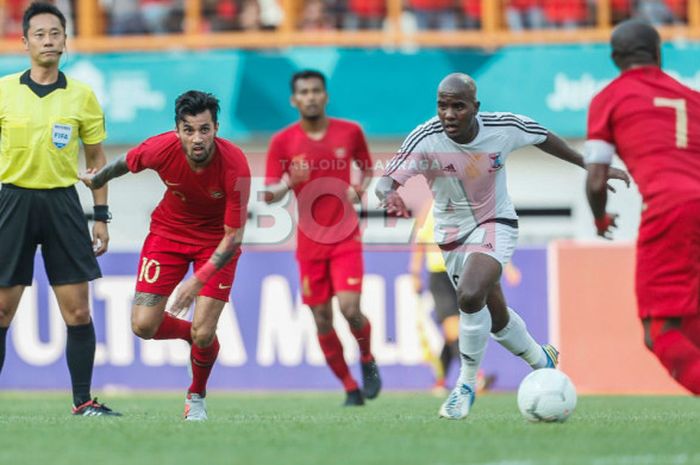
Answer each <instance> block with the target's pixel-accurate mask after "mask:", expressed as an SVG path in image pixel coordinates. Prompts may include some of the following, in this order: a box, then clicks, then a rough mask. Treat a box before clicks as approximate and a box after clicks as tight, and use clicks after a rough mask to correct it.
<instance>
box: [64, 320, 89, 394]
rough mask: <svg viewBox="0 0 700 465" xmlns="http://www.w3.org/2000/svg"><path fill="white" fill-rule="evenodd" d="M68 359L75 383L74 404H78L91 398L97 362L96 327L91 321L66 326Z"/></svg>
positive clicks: (72, 379) (73, 382)
mask: <svg viewBox="0 0 700 465" xmlns="http://www.w3.org/2000/svg"><path fill="white" fill-rule="evenodd" d="M66 328H67V329H68V341H67V343H66V360H67V361H68V371H70V379H71V383H72V384H73V405H75V406H78V405H81V404H84V403H85V402H87V401H88V400H90V384H91V381H92V367H93V365H94V364H95V327H94V326H93V325H92V320H90V323H88V324H85V325H78V326H66Z"/></svg>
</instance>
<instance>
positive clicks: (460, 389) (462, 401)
mask: <svg viewBox="0 0 700 465" xmlns="http://www.w3.org/2000/svg"><path fill="white" fill-rule="evenodd" d="M475 398H476V394H475V393H474V390H473V389H472V388H471V387H470V386H469V385H468V384H466V383H460V384H458V385H457V386H455V388H454V389H453V390H452V392H451V393H450V395H449V396H447V399H445V402H443V403H442V406H441V407H440V412H439V415H440V416H441V417H442V418H447V419H448V420H461V419H462V418H466V417H467V415H469V409H470V408H471V406H472V404H473V403H474V399H475Z"/></svg>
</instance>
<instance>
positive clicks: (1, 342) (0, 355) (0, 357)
mask: <svg viewBox="0 0 700 465" xmlns="http://www.w3.org/2000/svg"><path fill="white" fill-rule="evenodd" d="M7 329H8V328H0V373H2V365H3V364H4V363H5V339H7Z"/></svg>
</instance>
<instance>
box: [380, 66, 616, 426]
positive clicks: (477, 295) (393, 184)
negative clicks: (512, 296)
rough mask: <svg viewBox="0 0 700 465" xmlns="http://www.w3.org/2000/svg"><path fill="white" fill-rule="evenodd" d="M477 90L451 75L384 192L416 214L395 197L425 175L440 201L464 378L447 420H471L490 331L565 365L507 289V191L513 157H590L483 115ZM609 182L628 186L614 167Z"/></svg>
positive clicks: (517, 349)
mask: <svg viewBox="0 0 700 465" xmlns="http://www.w3.org/2000/svg"><path fill="white" fill-rule="evenodd" d="M479 106H480V103H479V101H478V100H477V99H476V84H475V83H474V80H473V79H472V78H470V77H469V76H467V75H466V74H450V75H448V76H447V77H446V78H445V79H443V80H442V82H441V83H440V85H439V87H438V99H437V107H438V108H437V109H438V115H437V117H436V118H433V119H431V120H429V121H428V122H426V123H425V124H423V125H421V126H419V127H418V128H416V129H415V130H414V131H413V132H412V133H411V134H410V135H409V136H408V137H407V138H406V140H405V141H404V143H403V145H402V146H401V149H400V150H399V151H398V153H397V154H396V156H395V157H394V158H393V159H392V161H391V162H390V163H389V165H387V168H386V172H385V174H384V176H383V177H382V178H381V179H380V181H379V183H378V184H377V189H376V193H377V196H378V197H379V198H380V199H381V200H382V203H383V205H384V206H385V207H386V209H387V211H388V213H390V214H395V215H397V216H408V211H407V209H406V206H405V204H404V202H403V200H402V199H401V197H400V195H399V194H398V192H397V191H396V190H397V189H398V187H399V186H400V185H403V184H404V183H405V182H406V181H407V180H408V179H409V178H411V177H413V176H416V175H419V174H420V175H423V176H424V177H425V178H426V180H427V181H428V184H429V185H430V188H431V191H432V192H433V196H434V198H435V207H434V210H433V212H434V216H435V240H436V242H437V243H438V245H439V246H440V248H441V249H442V251H443V255H444V257H445V265H446V266H447V270H448V273H450V275H451V277H452V279H453V283H454V285H455V287H456V289H457V298H458V302H459V307H460V330H459V347H460V352H461V354H462V357H461V359H462V367H461V371H460V376H459V381H458V382H457V385H456V386H455V388H454V390H453V391H452V392H451V393H450V395H449V396H448V398H447V400H445V402H444V403H443V405H442V407H441V408H440V416H442V417H445V418H449V419H455V420H456V419H461V418H464V417H466V416H467V415H468V413H469V409H470V407H471V404H472V403H473V402H474V396H475V392H476V375H477V372H478V370H479V365H480V363H481V359H482V357H483V354H484V352H485V350H486V344H487V342H488V337H489V333H493V337H494V339H496V341H498V342H499V343H500V344H501V345H503V346H504V347H505V348H506V349H508V350H509V351H510V352H512V353H513V354H515V355H518V356H520V357H522V358H523V359H524V360H525V361H526V362H527V363H528V364H529V365H530V366H531V367H532V368H533V369H538V368H544V367H556V365H557V358H558V352H557V350H556V349H555V348H554V347H553V346H551V345H549V344H545V345H540V344H538V343H537V342H535V340H534V339H533V338H532V336H531V335H530V334H529V333H528V331H527V328H526V326H525V322H524V321H523V320H522V318H520V316H519V315H518V314H517V313H515V311H513V310H512V309H510V308H508V307H507V306H506V303H505V298H504V296H503V291H502V289H501V286H500V276H501V271H502V268H503V266H504V265H505V264H506V263H507V262H508V261H509V260H510V258H511V256H512V255H513V252H514V250H515V246H516V243H517V238H518V222H517V215H516V213H515V209H514V207H513V204H512V202H511V200H510V197H509V196H508V191H507V189H506V173H505V166H504V165H505V161H506V158H507V156H508V154H509V153H510V152H512V151H513V150H516V149H518V148H520V147H523V146H527V145H535V146H537V147H538V148H540V149H541V150H543V151H545V152H547V153H550V154H552V155H554V156H556V157H558V158H561V159H562V160H565V161H568V162H570V163H573V164H575V165H578V166H580V167H583V166H584V164H583V158H582V157H581V155H579V154H578V153H577V152H576V151H574V150H573V149H571V148H570V147H569V146H568V145H567V144H566V143H565V142H564V141H563V140H562V139H560V138H559V137H557V136H556V135H554V134H552V133H551V132H549V131H547V130H546V129H545V128H543V127H542V126H540V125H539V124H537V123H535V122H534V121H532V120H531V119H529V118H527V117H524V116H519V115H515V114H512V113H479ZM609 177H615V178H619V179H623V180H627V174H626V173H624V172H622V171H620V170H616V169H614V168H611V171H610V172H609Z"/></svg>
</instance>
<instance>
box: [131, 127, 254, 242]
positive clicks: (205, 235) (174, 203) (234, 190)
mask: <svg viewBox="0 0 700 465" xmlns="http://www.w3.org/2000/svg"><path fill="white" fill-rule="evenodd" d="M214 144H215V146H216V148H215V151H214V155H213V158H212V160H211V162H210V163H209V165H207V166H206V167H205V168H204V169H203V170H202V171H201V172H195V171H193V170H192V168H190V165H189V164H187V159H186V155H185V152H184V151H183V150H182V145H181V143H180V140H179V139H178V137H177V134H176V133H175V132H174V131H172V132H166V133H164V134H160V135H158V136H155V137H151V138H149V139H146V140H145V141H144V142H142V143H141V144H140V145H139V146H137V147H135V148H133V149H131V150H130V151H129V152H128V153H127V154H126V164H127V166H128V168H129V170H130V171H131V172H133V173H137V172H139V171H141V170H144V169H146V168H150V169H152V170H154V171H156V172H157V173H158V176H160V178H161V179H162V180H163V182H164V183H165V185H166V187H167V190H166V191H165V195H163V199H162V200H161V201H160V203H159V204H158V206H157V207H156V208H155V210H153V213H152V214H151V232H152V233H153V234H157V235H159V236H162V237H165V238H167V239H170V240H173V241H177V242H182V243H185V244H195V245H205V244H218V243H219V242H220V241H221V238H222V237H223V235H224V225H226V226H229V227H231V228H241V227H242V226H243V225H244V224H245V221H246V218H247V214H248V213H247V205H248V196H249V193H250V169H249V168H248V160H246V157H245V155H244V154H243V152H242V151H241V149H239V148H238V147H236V146H235V145H233V144H232V143H230V142H228V141H226V140H224V139H220V138H218V137H217V138H216V139H215V141H214Z"/></svg>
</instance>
